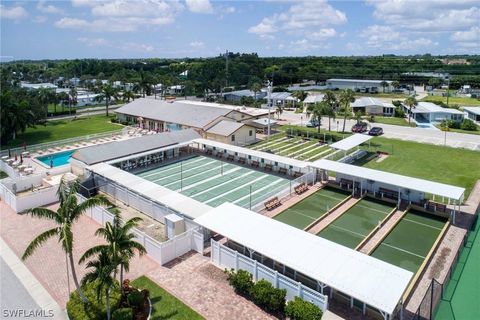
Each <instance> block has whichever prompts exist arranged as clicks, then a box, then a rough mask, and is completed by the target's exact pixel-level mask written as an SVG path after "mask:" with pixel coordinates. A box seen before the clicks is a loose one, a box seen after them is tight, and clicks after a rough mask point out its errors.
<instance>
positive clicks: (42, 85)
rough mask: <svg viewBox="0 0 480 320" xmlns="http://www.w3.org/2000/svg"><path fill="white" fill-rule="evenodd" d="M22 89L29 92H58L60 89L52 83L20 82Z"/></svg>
mask: <svg viewBox="0 0 480 320" xmlns="http://www.w3.org/2000/svg"><path fill="white" fill-rule="evenodd" d="M20 87H21V88H25V89H28V90H39V89H49V90H56V89H57V88H58V87H57V86H56V85H54V84H53V83H50V82H43V83H29V82H20Z"/></svg>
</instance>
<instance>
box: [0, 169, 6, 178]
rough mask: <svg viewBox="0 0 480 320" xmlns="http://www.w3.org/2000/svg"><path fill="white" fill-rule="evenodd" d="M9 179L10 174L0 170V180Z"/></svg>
mask: <svg viewBox="0 0 480 320" xmlns="http://www.w3.org/2000/svg"><path fill="white" fill-rule="evenodd" d="M6 177H8V174H6V173H5V172H3V171H1V170H0V179H3V178H6Z"/></svg>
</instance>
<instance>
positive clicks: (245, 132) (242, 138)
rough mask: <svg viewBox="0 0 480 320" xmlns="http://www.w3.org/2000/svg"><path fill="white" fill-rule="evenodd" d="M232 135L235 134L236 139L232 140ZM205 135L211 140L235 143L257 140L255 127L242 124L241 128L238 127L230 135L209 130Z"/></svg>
mask: <svg viewBox="0 0 480 320" xmlns="http://www.w3.org/2000/svg"><path fill="white" fill-rule="evenodd" d="M250 134H251V135H250ZM232 136H235V140H234V141H232ZM205 137H206V138H207V139H210V140H214V141H218V142H222V143H227V144H233V145H247V144H250V143H253V142H255V141H256V134H255V128H254V127H251V126H246V125H245V126H242V127H241V128H240V129H238V130H237V131H235V132H234V133H233V134H231V135H229V136H222V135H218V134H213V133H208V132H207V133H205Z"/></svg>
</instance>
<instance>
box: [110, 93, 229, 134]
mask: <svg viewBox="0 0 480 320" xmlns="http://www.w3.org/2000/svg"><path fill="white" fill-rule="evenodd" d="M115 112H116V113H120V114H126V115H130V116H133V117H142V118H144V119H152V120H157V121H164V122H170V123H177V124H181V125H185V126H189V127H194V128H203V127H205V126H206V125H208V124H209V123H211V122H212V121H214V120H215V119H217V118H219V117H223V116H226V115H227V114H229V113H230V112H232V110H231V109H227V108H212V107H210V106H206V105H201V104H191V103H183V102H182V101H173V102H167V101H165V100H155V99H136V100H135V101H133V102H130V103H128V104H126V105H124V106H123V107H120V108H118V109H116V110H115Z"/></svg>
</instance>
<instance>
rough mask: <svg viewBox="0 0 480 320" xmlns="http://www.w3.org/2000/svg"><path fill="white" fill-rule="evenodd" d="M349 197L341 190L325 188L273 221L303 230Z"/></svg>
mask: <svg viewBox="0 0 480 320" xmlns="http://www.w3.org/2000/svg"><path fill="white" fill-rule="evenodd" d="M349 195H350V193H347V192H344V191H342V190H338V189H334V188H329V187H325V188H323V189H320V190H318V191H317V192H315V193H314V194H312V195H310V196H308V197H307V198H305V199H303V200H302V201H300V202H299V203H297V204H295V205H293V206H292V207H290V208H288V209H287V210H285V211H283V212H282V213H280V214H279V215H277V216H275V217H274V219H275V220H278V221H281V222H284V223H286V224H289V225H291V226H293V227H296V228H299V229H305V228H306V227H307V226H308V225H309V224H311V223H312V222H314V221H315V220H317V219H318V218H320V217H321V216H323V215H324V214H325V213H327V211H328V210H330V209H331V208H333V207H334V206H336V205H337V204H339V203H340V202H342V201H343V200H345V199H346V198H347V197H348V196H349Z"/></svg>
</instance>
